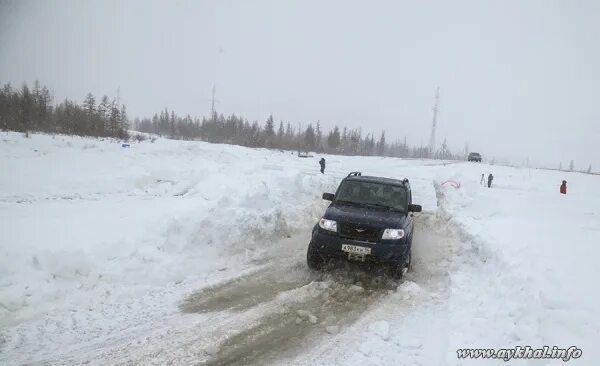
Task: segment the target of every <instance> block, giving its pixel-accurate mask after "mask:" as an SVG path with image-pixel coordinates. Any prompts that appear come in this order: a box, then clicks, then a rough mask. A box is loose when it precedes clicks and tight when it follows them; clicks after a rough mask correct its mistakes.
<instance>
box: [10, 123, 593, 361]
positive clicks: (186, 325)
mask: <svg viewBox="0 0 600 366" xmlns="http://www.w3.org/2000/svg"><path fill="white" fill-rule="evenodd" d="M320 157H321V156H318V155H315V157H314V158H308V159H300V158H298V157H297V156H295V155H294V154H292V153H290V152H279V151H270V150H264V149H248V148H243V147H238V146H229V145H217V144H208V143H202V142H182V141H172V140H166V139H158V140H157V141H156V142H154V143H151V142H142V143H133V144H131V146H130V147H129V148H124V147H122V146H121V144H120V143H118V142H115V141H109V140H105V141H101V140H95V139H87V138H77V137H65V136H55V137H52V136H48V135H33V136H32V137H31V138H29V139H25V138H23V137H22V136H21V135H20V134H14V133H2V134H1V135H0V232H1V233H2V236H1V237H0V363H2V364H20V363H29V362H33V363H81V362H87V361H89V362H92V363H95V364H106V363H116V362H125V361H133V362H140V363H150V362H157V363H165V362H174V363H175V364H189V363H191V362H205V363H207V364H211V363H214V364H219V363H221V364H222V363H227V362H236V361H238V362H239V360H242V359H243V360H244V363H247V364H248V363H255V364H262V363H266V362H268V363H284V364H285V363H288V364H289V363H292V364H373V365H375V364H390V365H392V364H393V365H400V364H461V363H463V362H464V360H458V359H457V357H456V349H457V348H466V347H481V348H509V347H513V346H516V345H530V346H532V347H542V346H545V345H549V346H554V345H556V346H558V347H562V348H568V347H569V346H572V345H576V346H578V347H579V348H581V349H582V350H583V356H582V358H581V359H579V360H577V361H575V363H576V364H579V363H580V364H590V362H591V360H595V359H597V358H598V357H599V356H600V353H599V352H600V351H598V350H596V349H594V345H595V343H596V340H597V339H598V337H599V335H600V310H599V309H600V296H599V295H598V294H597V291H596V290H597V288H598V286H597V284H596V280H597V279H598V278H600V266H598V265H597V263H598V260H599V259H600V248H599V246H598V243H600V196H599V195H598V194H597V187H598V186H599V184H600V176H592V175H584V174H579V173H564V172H557V171H543V170H535V169H525V168H510V167H501V166H488V165H485V164H474V163H452V162H447V163H440V162H437V161H428V160H400V159H393V158H380V157H368V158H367V157H342V156H324V157H325V158H326V159H327V170H326V174H325V175H321V174H320V173H319V170H318V169H319V165H318V160H319V158H320ZM350 171H363V172H364V173H365V174H371V175H381V176H389V177H397V178H404V177H407V178H409V179H410V180H411V185H412V188H413V195H414V197H413V200H414V201H415V203H421V204H423V206H424V213H423V214H421V215H419V216H418V217H417V224H418V228H417V229H418V233H417V234H416V236H415V241H414V243H415V244H414V245H415V246H416V248H415V262H416V263H415V269H414V272H413V273H409V274H408V276H407V277H406V278H405V279H404V280H403V282H402V283H400V284H396V283H388V282H385V281H384V282H385V283H383V284H382V283H379V282H378V279H377V278H373V277H372V276H370V275H368V274H364V273H357V274H355V273H352V272H349V273H348V272H342V273H332V274H314V273H311V272H310V271H308V269H307V268H306V266H305V263H304V255H305V250H306V246H307V244H308V240H309V237H310V230H311V228H312V225H314V223H315V222H316V220H318V218H319V217H320V215H321V214H322V212H323V210H324V209H325V207H326V203H325V202H324V201H322V200H321V198H320V197H321V194H322V193H323V192H332V191H334V190H335V188H336V186H337V184H338V183H339V181H340V179H341V178H343V177H344V176H345V175H346V174H347V173H348V172H350ZM489 172H492V173H493V174H494V176H495V180H494V187H493V188H492V189H488V188H484V187H482V186H481V185H480V184H479V178H480V176H481V174H482V173H485V174H486V175H487V173H489ZM563 179H566V180H567V181H568V182H569V183H568V185H569V194H568V195H566V196H564V195H560V194H558V186H559V185H560V182H561V180H563ZM448 180H453V181H455V182H458V183H460V188H458V189H455V188H454V187H452V185H450V184H443V183H444V182H446V181H448ZM473 362H481V361H473ZM555 362H557V361H555ZM560 362H562V361H560ZM492 363H493V362H492Z"/></svg>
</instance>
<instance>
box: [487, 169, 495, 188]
mask: <svg viewBox="0 0 600 366" xmlns="http://www.w3.org/2000/svg"><path fill="white" fill-rule="evenodd" d="M493 180H494V176H493V175H492V173H490V175H488V188H492V181H493Z"/></svg>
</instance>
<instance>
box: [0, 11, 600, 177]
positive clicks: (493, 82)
mask: <svg viewBox="0 0 600 366" xmlns="http://www.w3.org/2000/svg"><path fill="white" fill-rule="evenodd" d="M35 79H39V80H40V81H41V82H42V83H43V84H46V85H47V86H48V87H49V88H50V89H51V90H52V91H53V94H54V95H55V98H56V99H57V100H61V99H63V98H65V97H67V98H70V99H74V100H77V101H79V102H81V101H82V100H83V98H84V96H85V94H86V93H87V92H88V91H91V92H93V93H94V94H95V95H98V96H100V95H102V94H108V95H109V96H116V94H117V89H118V88H120V95H121V99H122V101H123V102H124V103H126V104H127V106H128V108H129V114H130V117H134V116H149V115H152V114H153V113H155V112H157V111H159V110H160V109H162V108H165V107H167V108H170V109H171V108H173V109H175V110H176V111H177V112H178V114H187V113H189V114H192V115H207V114H208V113H209V110H210V101H209V100H210V96H211V89H212V86H213V84H216V88H217V99H218V101H219V103H218V104H217V109H218V111H219V112H222V113H224V114H231V113H236V114H238V115H242V116H244V117H246V118H248V119H250V120H255V119H256V120H259V121H261V122H262V121H264V120H265V119H266V118H267V116H268V115H269V114H270V113H273V115H274V117H275V119H276V120H277V121H279V120H284V121H291V122H294V123H298V122H303V123H304V124H305V125H306V123H308V122H315V121H317V120H320V121H321V123H322V125H323V126H325V127H326V128H329V127H332V126H333V125H335V124H339V125H346V126H349V127H362V129H363V132H371V131H373V132H375V133H376V136H378V135H379V133H380V131H381V130H382V129H385V131H386V135H387V137H388V141H389V140H390V139H394V138H403V137H404V136H406V137H407V139H408V142H409V143H411V144H423V145H426V144H428V141H429V134H430V129H431V118H432V112H431V107H432V104H433V98H434V94H435V88H436V87H437V86H440V88H441V101H440V114H439V122H438V126H439V127H438V132H437V136H438V139H437V140H438V142H441V141H442V140H443V139H444V138H447V139H448V143H449V145H450V146H451V147H452V148H453V149H455V150H459V149H460V150H462V149H463V147H464V144H465V143H468V144H469V146H470V148H471V150H474V151H480V152H481V153H482V154H483V155H484V157H492V156H496V157H497V158H498V159H501V158H508V159H511V160H513V161H515V162H517V163H521V162H523V161H525V159H526V158H527V157H529V159H530V160H531V161H532V162H535V163H541V164H546V165H550V166H553V167H557V166H558V164H559V161H562V163H563V167H566V166H567V165H568V163H569V161H570V160H571V159H573V160H575V164H576V168H583V167H587V166H588V164H590V163H591V164H592V165H593V166H594V167H595V168H596V169H595V170H598V169H600V108H599V104H600V103H599V102H600V86H599V84H600V1H594V0H590V1H575V0H568V1H567V0H565V1H541V0H540V1H481V0H474V1H416V0H415V1H360V2H358V1H356V2H354V1H306V0H304V1H251V0H246V1H242V0H240V1H193V2H192V1H176V2H166V1H164V2H155V1H104V0H103V1H6V0H0V83H2V84H4V83H6V82H10V83H12V84H13V85H17V86H18V85H20V84H21V83H22V82H23V81H27V82H29V83H31V82H32V81H33V80H35Z"/></svg>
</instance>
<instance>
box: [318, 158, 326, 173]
mask: <svg viewBox="0 0 600 366" xmlns="http://www.w3.org/2000/svg"><path fill="white" fill-rule="evenodd" d="M319 165H320V166H321V174H325V158H321V160H319Z"/></svg>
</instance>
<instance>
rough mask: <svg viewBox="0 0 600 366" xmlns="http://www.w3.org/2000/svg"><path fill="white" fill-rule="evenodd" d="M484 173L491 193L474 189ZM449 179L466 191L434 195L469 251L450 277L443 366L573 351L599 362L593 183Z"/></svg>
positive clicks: (510, 173) (517, 175) (505, 174)
mask: <svg viewBox="0 0 600 366" xmlns="http://www.w3.org/2000/svg"><path fill="white" fill-rule="evenodd" d="M482 169H485V170H486V171H485V174H486V176H487V174H488V172H489V171H492V172H493V174H494V176H495V179H494V184H493V187H492V189H488V188H487V187H483V186H480V185H479V181H478V179H477V178H478V177H479V176H480V172H482V173H484V171H482ZM444 178H445V177H444ZM453 178H454V179H455V180H459V181H461V182H462V185H461V188H460V189H458V190H456V189H453V188H451V187H448V186H439V189H440V193H441V195H442V200H441V203H442V211H443V212H444V213H445V214H446V215H447V216H448V217H449V218H450V219H452V220H453V222H454V223H456V225H457V226H458V228H459V229H460V230H461V232H462V233H463V236H464V239H465V240H464V241H465V243H466V244H465V249H466V250H465V252H464V254H463V256H462V257H461V258H460V259H459V260H460V261H461V266H458V267H456V268H455V270H454V271H453V273H451V296H450V297H449V304H448V306H449V309H448V313H449V314H450V318H449V322H450V327H449V329H450V330H451V333H450V334H448V340H449V353H448V359H447V362H449V363H455V362H457V360H456V354H454V353H453V351H454V350H455V349H456V348H465V347H479V348H489V347H490V346H494V347H500V346H502V347H504V348H508V347H514V346H517V345H532V346H536V347H542V346H544V345H549V346H554V345H556V346H558V347H562V348H568V347H569V346H571V345H576V346H578V347H579V348H581V349H583V350H584V351H583V355H584V358H585V360H587V362H590V361H591V360H597V359H598V357H599V356H600V352H599V351H598V350H597V348H596V347H595V343H596V341H597V339H598V334H600V306H599V304H600V295H599V294H598V293H597V288H598V284H597V279H598V278H600V266H598V260H599V259H600V246H598V243H600V196H599V195H597V194H595V190H596V189H597V187H598V183H599V181H600V179H599V177H597V176H592V175H585V174H580V173H564V172H556V171H544V170H534V169H526V168H522V169H519V168H507V167H498V166H485V165H483V166H478V165H472V164H464V165H463V166H461V167H460V169H457V172H456V175H455V176H454V177H453ZM563 179H565V180H567V181H568V182H569V183H568V185H569V194H568V195H561V194H559V191H558V190H559V185H560V183H561V181H562V180H563ZM441 180H442V178H441V177H440V179H439V180H438V183H439V182H441Z"/></svg>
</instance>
